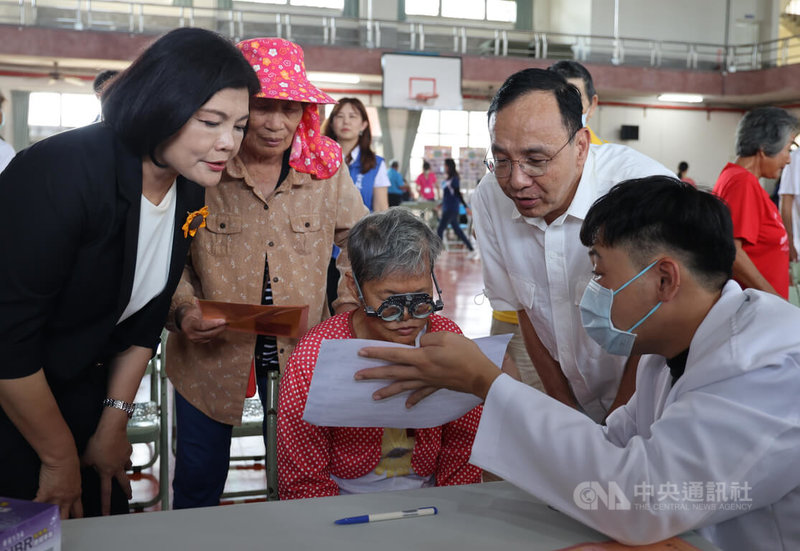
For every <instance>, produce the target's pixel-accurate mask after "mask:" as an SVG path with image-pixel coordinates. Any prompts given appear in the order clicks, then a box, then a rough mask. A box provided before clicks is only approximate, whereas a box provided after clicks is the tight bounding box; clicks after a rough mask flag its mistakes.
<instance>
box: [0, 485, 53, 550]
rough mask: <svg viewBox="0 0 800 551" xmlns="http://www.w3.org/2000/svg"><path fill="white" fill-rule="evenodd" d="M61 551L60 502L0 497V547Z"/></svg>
mask: <svg viewBox="0 0 800 551" xmlns="http://www.w3.org/2000/svg"><path fill="white" fill-rule="evenodd" d="M29 550H30V551H61V515H60V514H59V510H58V506H56V505H51V504H49V503H34V502H32V501H24V500H21V499H11V498H8V497H0V551H29Z"/></svg>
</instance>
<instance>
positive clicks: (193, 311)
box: [175, 302, 227, 344]
mask: <svg viewBox="0 0 800 551" xmlns="http://www.w3.org/2000/svg"><path fill="white" fill-rule="evenodd" d="M175 325H176V326H177V327H178V329H180V331H181V333H183V334H184V335H186V338H187V339H189V340H190V341H192V342H193V343H196V344H205V343H208V342H211V339H213V338H215V337H217V336H218V335H220V334H221V333H222V332H223V331H225V328H226V327H227V323H226V322H225V320H224V319H209V320H207V319H203V313H202V312H201V311H200V307H199V306H198V305H197V303H196V302H195V303H194V304H190V305H185V306H181V307H179V308H178V309H177V311H176V312H175Z"/></svg>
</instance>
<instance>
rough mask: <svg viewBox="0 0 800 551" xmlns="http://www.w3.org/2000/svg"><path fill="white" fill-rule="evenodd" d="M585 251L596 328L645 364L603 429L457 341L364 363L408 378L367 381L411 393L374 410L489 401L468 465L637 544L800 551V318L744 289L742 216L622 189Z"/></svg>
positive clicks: (715, 204) (601, 204)
mask: <svg viewBox="0 0 800 551" xmlns="http://www.w3.org/2000/svg"><path fill="white" fill-rule="evenodd" d="M581 241H582V242H583V243H584V245H586V246H588V247H591V249H590V253H589V254H590V256H591V258H592V263H593V265H594V279H593V281H592V282H591V283H590V284H589V286H588V287H587V290H586V292H585V294H584V296H583V299H582V300H581V311H582V318H583V320H582V321H583V325H584V327H585V328H586V330H587V332H588V333H589V335H590V336H592V338H594V339H595V340H597V342H598V343H600V345H601V346H603V348H604V349H606V350H607V351H609V352H612V353H615V354H623V355H625V354H630V353H633V354H646V356H644V357H643V358H642V360H641V363H640V365H639V370H638V374H637V380H636V392H635V394H634V395H633V397H632V398H631V400H630V402H628V404H626V405H625V406H623V407H621V408H619V409H617V410H616V411H614V412H613V413H612V414H611V415H610V416H609V417H608V419H607V425H606V426H601V425H597V424H595V423H593V422H592V421H591V419H589V418H587V417H586V416H584V415H582V414H580V413H579V412H577V411H575V410H573V409H572V408H569V407H567V406H565V405H563V404H561V403H559V402H557V401H555V400H553V399H552V398H550V397H548V396H545V395H544V394H542V393H540V392H538V391H536V390H535V389H533V388H530V387H528V386H527V385H524V384H521V383H519V382H517V381H515V380H513V379H512V378H511V377H509V376H508V375H506V374H502V373H501V372H499V371H498V370H497V368H496V367H494V366H493V365H492V364H491V362H489V361H488V360H487V359H485V358H484V357H483V356H482V355H481V353H480V351H479V350H478V349H477V347H476V346H475V345H474V344H473V343H472V342H471V341H469V340H468V339H466V338H463V337H460V336H456V335H452V334H445V333H437V334H430V335H425V336H423V338H422V340H421V344H422V347H421V348H418V349H410V350H401V349H381V348H371V349H365V350H364V351H362V353H364V354H365V355H369V356H372V357H376V358H382V359H385V360H388V361H391V362H396V363H397V364H406V365H390V366H387V367H380V368H373V369H371V370H366V371H363V372H361V374H359V375H357V377H360V378H381V379H395V380H396V382H395V383H393V384H392V385H390V386H389V387H386V388H385V389H383V390H381V391H378V393H376V398H381V397H386V396H389V395H392V394H395V393H397V392H399V391H400V390H401V389H418V391H417V393H415V394H412V396H411V397H410V398H409V401H410V402H416V401H418V399H420V398H421V397H422V396H424V395H427V394H428V393H429V392H430V391H431V389H432V388H434V387H446V388H451V389H454V390H460V391H464V392H471V393H473V394H476V395H477V396H480V397H482V398H484V399H485V405H484V410H483V417H482V419H481V423H480V427H479V429H478V434H477V437H476V439H475V443H474V445H473V448H472V458H471V462H472V463H474V464H475V465H477V466H479V467H482V468H484V469H487V470H489V471H491V472H493V473H496V474H498V475H500V476H502V477H503V478H505V479H506V480H508V481H510V482H512V483H514V484H516V485H517V486H519V487H521V488H523V489H525V490H527V491H529V492H531V493H532V494H534V495H536V496H537V497H539V498H540V499H542V500H544V501H546V502H547V503H549V504H551V505H552V506H554V507H555V508H556V509H558V510H560V511H562V512H564V513H566V514H568V515H570V516H572V517H574V518H576V519H578V520H580V521H582V522H584V523H585V524H587V525H589V526H591V527H593V528H595V529H597V530H599V531H601V532H603V533H605V534H607V535H609V536H610V537H613V538H615V539H617V540H619V541H621V542H623V543H627V544H646V543H651V542H655V541H659V540H662V539H666V538H669V537H671V536H674V535H677V534H680V533H681V532H684V531H686V530H692V529H698V530H699V531H700V533H701V534H702V535H704V536H705V537H707V538H708V539H710V540H711V541H712V542H713V543H715V544H716V545H718V546H719V547H721V548H722V549H724V550H747V551H750V550H754V549H770V550H773V549H800V522H798V519H799V518H800V468H798V458H800V400H798V396H800V309H798V308H796V307H794V306H792V305H790V304H789V303H787V302H786V301H783V300H781V299H780V298H778V297H775V296H772V295H769V294H766V293H762V292H760V291H755V290H751V289H748V290H745V291H742V289H741V288H740V287H739V286H738V285H737V284H736V283H735V282H734V281H732V280H730V276H731V267H732V264H733V259H734V256H735V248H734V244H733V231H732V225H731V221H730V215H729V213H728V210H727V207H725V206H724V204H723V203H722V202H721V201H720V200H718V199H717V198H715V197H714V196H712V195H710V194H708V193H704V192H702V191H698V190H697V189H695V188H693V187H692V186H690V185H687V184H683V183H681V182H678V181H677V180H674V179H670V178H665V177H661V176H654V177H650V178H645V179H641V180H636V181H630V182H625V183H622V184H619V185H618V186H616V187H615V188H613V189H612V190H611V191H610V192H609V194H608V195H606V196H605V197H603V198H601V199H599V200H598V201H597V202H596V203H595V204H594V205H593V206H592V208H591V209H590V211H589V213H588V215H587V217H586V219H585V221H584V224H583V227H582V230H581ZM775 328H784V329H786V330H785V331H775ZM788 328H791V330H789V329H788Z"/></svg>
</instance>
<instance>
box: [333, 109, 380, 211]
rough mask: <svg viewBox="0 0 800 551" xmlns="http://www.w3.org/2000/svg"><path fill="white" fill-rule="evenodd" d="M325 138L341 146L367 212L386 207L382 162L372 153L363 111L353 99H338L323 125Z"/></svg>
mask: <svg viewBox="0 0 800 551" xmlns="http://www.w3.org/2000/svg"><path fill="white" fill-rule="evenodd" d="M324 131H325V135H326V136H328V137H329V138H333V139H334V140H336V141H337V142H339V145H341V146H342V155H344V160H345V162H346V163H347V164H348V166H349V167H350V177H351V178H352V179H353V183H354V184H355V185H356V187H357V188H358V190H359V191H360V192H361V197H362V199H364V204H365V205H366V206H367V208H368V209H369V210H370V212H378V211H381V210H386V209H388V208H389V194H388V189H389V185H390V182H389V175H388V174H387V171H386V162H385V161H384V160H383V157H380V156H378V155H376V154H375V152H374V151H372V132H371V131H370V128H369V118H368V117H367V109H366V107H364V104H363V103H361V100H359V99H357V98H342V99H340V100H339V103H337V104H336V105H335V106H334V107H333V111H331V116H330V118H329V119H328V121H327V122H326V124H325V130H324Z"/></svg>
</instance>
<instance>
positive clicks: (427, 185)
mask: <svg viewBox="0 0 800 551" xmlns="http://www.w3.org/2000/svg"><path fill="white" fill-rule="evenodd" d="M416 183H417V191H418V192H419V196H420V197H421V198H422V199H423V200H425V201H435V200H436V174H434V173H433V171H431V164H430V163H429V162H428V161H422V174H420V175H419V176H417V180H416Z"/></svg>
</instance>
